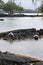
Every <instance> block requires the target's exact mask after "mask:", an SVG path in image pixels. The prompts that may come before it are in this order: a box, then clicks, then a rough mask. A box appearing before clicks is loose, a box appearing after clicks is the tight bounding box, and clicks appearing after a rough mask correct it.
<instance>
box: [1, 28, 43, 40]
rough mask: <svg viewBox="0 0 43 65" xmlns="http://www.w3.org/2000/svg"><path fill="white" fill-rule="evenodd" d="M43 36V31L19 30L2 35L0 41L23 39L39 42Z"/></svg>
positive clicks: (33, 29)
mask: <svg viewBox="0 0 43 65" xmlns="http://www.w3.org/2000/svg"><path fill="white" fill-rule="evenodd" d="M41 36H43V29H40V30H36V29H35V28H32V29H18V30H12V31H7V32H2V33H0V39H4V40H16V39H17V40H21V39H23V40H24V39H28V38H30V39H35V40H38V39H39V38H41Z"/></svg>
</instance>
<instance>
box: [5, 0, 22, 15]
mask: <svg viewBox="0 0 43 65" xmlns="http://www.w3.org/2000/svg"><path fill="white" fill-rule="evenodd" d="M4 10H6V11H7V12H9V13H10V14H13V12H14V10H16V11H22V10H23V7H21V6H19V5H16V3H14V2H9V1H8V2H7V3H5V5H4Z"/></svg>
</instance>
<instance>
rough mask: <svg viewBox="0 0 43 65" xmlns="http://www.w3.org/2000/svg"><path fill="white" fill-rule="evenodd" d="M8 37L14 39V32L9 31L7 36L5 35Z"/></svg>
mask: <svg viewBox="0 0 43 65" xmlns="http://www.w3.org/2000/svg"><path fill="white" fill-rule="evenodd" d="M5 38H6V39H12V40H13V39H14V34H13V33H12V32H10V33H8V34H7V35H6V36H5Z"/></svg>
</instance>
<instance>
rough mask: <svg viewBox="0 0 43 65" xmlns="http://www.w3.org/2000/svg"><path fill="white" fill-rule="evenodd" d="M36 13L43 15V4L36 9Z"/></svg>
mask: <svg viewBox="0 0 43 65" xmlns="http://www.w3.org/2000/svg"><path fill="white" fill-rule="evenodd" d="M37 12H39V13H43V4H42V5H41V6H40V7H38V8H37Z"/></svg>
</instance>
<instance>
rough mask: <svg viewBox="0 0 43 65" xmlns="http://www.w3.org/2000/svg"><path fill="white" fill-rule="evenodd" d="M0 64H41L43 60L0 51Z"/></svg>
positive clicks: (42, 64)
mask: <svg viewBox="0 0 43 65" xmlns="http://www.w3.org/2000/svg"><path fill="white" fill-rule="evenodd" d="M0 65H43V61H42V60H40V59H36V58H32V57H28V56H23V55H19V54H12V53H9V52H0Z"/></svg>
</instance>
